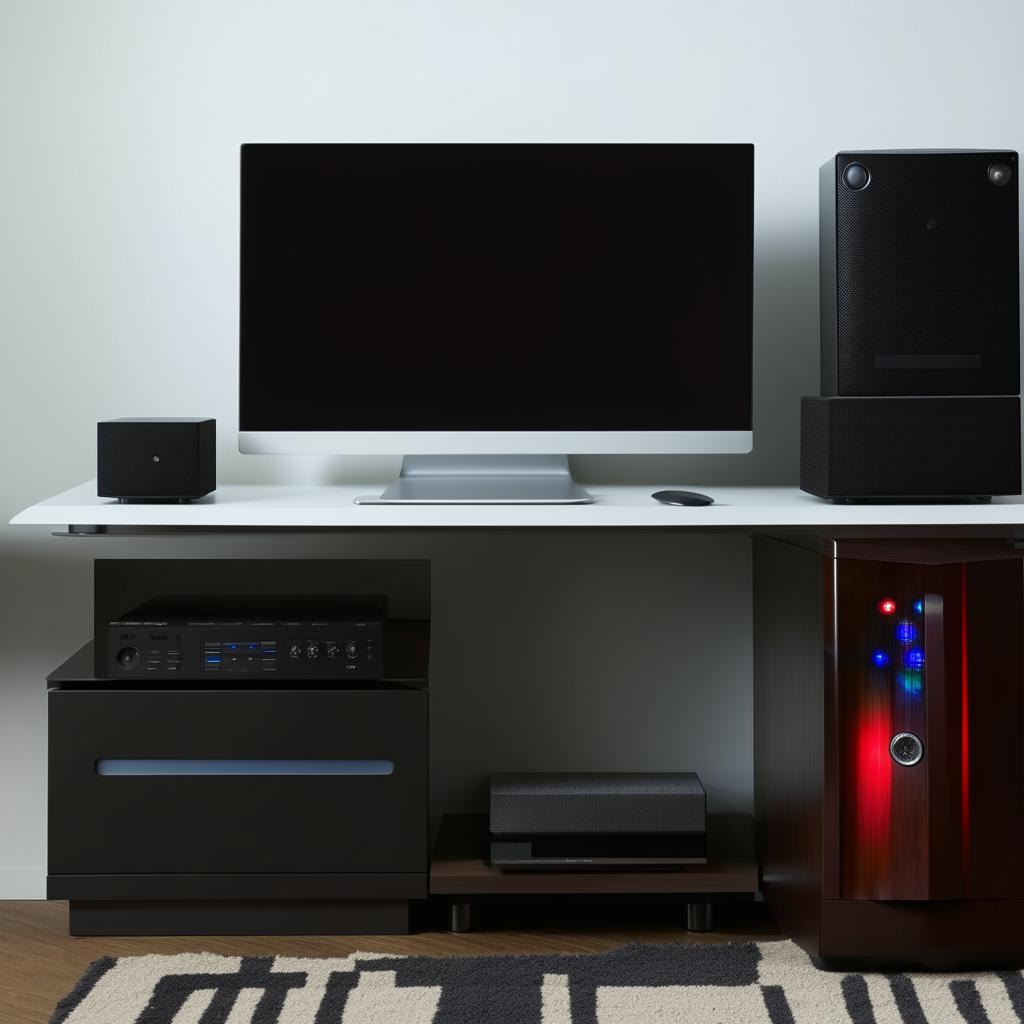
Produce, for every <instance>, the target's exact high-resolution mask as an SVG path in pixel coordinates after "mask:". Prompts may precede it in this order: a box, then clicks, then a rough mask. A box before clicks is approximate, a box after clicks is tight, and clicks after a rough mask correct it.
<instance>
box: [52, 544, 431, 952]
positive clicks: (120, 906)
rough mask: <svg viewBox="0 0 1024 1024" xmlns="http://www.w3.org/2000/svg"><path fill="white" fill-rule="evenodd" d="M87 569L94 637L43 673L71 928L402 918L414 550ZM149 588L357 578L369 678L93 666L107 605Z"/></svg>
mask: <svg viewBox="0 0 1024 1024" xmlns="http://www.w3.org/2000/svg"><path fill="white" fill-rule="evenodd" d="M95 583H96V589H95V605H96V615H97V638H98V642H97V645H96V649H95V650H94V646H93V645H92V644H89V645H87V646H86V647H84V648H83V649H82V650H81V651H79V652H78V654H76V655H75V656H73V657H72V658H71V659H69V661H68V662H66V663H65V664H64V665H63V666H61V668H59V669H58V670H57V671H56V672H54V673H53V674H52V675H51V676H50V678H49V691H48V713H49V783H48V784H49V807H48V818H49V838H48V846H49V850H48V876H47V895H48V896H49V897H50V898H51V899H66V900H68V901H69V902H70V908H71V913H70V930H71V932H72V933H73V934H80V935H81V934H125V933H127V934H168V933H178V934H196V935H198V934H231V933H242V934H275V933H289V932H290V933H305V934H316V933H328V934H331V933H334V934H344V933H357V932H373V933H388V932H402V931H407V930H408V921H409V916H408V909H409V901H410V900H412V899H423V898H426V896H427V893H428V874H429V807H430V792H429V786H430V771H429V751H428V747H429V721H428V707H429V703H428V702H429V694H428V690H427V688H426V687H427V660H428V657H429V635H430V605H429V601H430V572H429V563H427V562H423V561H416V560H412V561H407V562H397V561H360V560H337V561H332V560H323V561H308V560H301V561H291V560H275V559H262V560H260V559H257V560H251V561H246V562H238V561H222V560H217V559H210V560H202V559H199V560H196V559H174V560H171V559H148V560H135V559H121V560H118V559H110V560H103V559H100V560H98V561H97V562H96V575H95ZM225 588H229V589H230V591H231V593H232V594H235V595H243V596H236V597H234V598H232V597H230V596H228V597H224V596H223V595H224V591H225ZM167 595H171V598H173V599H174V600H175V601H177V602H180V603H182V604H183V606H184V607H186V608H192V607H195V608H198V607H200V606H201V605H202V604H203V602H205V601H210V600H212V599H213V598H217V600H219V601H221V602H222V603H224V604H225V605H226V606H227V607H229V608H235V607H236V605H237V607H238V609H241V608H242V606H243V603H244V602H245V601H246V600H247V599H249V598H259V599H260V600H261V601H263V602H264V603H266V602H274V601H280V602H281V605H280V607H281V610H282V611H283V610H285V609H286V608H291V607H292V606H293V605H296V604H302V605H303V607H305V606H307V605H308V606H309V607H311V608H319V607H320V606H321V605H324V606H327V605H330V606H332V607H333V602H335V601H337V600H338V599H339V598H345V599H353V600H354V595H358V596H360V598H361V599H366V600H368V601H369V600H370V599H371V598H372V602H373V606H374V607H375V608H377V609H379V611H378V615H379V618H380V620H381V629H382V641H381V643H380V644H379V647H380V648H381V652H380V653H383V655H384V671H383V673H382V674H383V676H384V678H382V679H379V680H373V681H365V682H356V683H353V682H352V681H350V680H347V679H343V678H340V675H339V678H338V679H337V680H335V679H334V678H333V676H331V675H330V674H328V675H327V678H324V679H316V680H308V679H303V678H296V676H297V675H298V676H301V674H300V673H295V672H288V671H284V670H282V671H279V672H277V673H275V674H274V675H273V676H269V677H265V676H263V675H262V674H259V675H257V676H256V677H246V676H241V675H239V676H237V677H235V676H233V675H229V674H226V673H221V674H218V675H217V676H212V677H211V678H209V679H207V678H201V679H196V678H190V677H188V676H185V677H184V678H182V679H181V680H180V682H179V681H178V680H177V679H173V680H172V679H165V678H163V677H160V678H157V677H155V676H154V677H152V678H148V677H146V676H144V675H143V676H142V677H141V678H137V677H135V676H132V677H131V678H120V677H117V678H112V679H108V678H104V675H105V671H106V666H107V665H108V659H107V658H106V657H104V656H103V655H102V653H99V649H100V647H101V646H102V643H101V641H102V640H103V638H104V637H105V630H106V628H107V625H108V624H109V622H110V621H111V620H112V619H118V618H122V619H123V618H124V612H125V609H126V608H128V607H133V606H135V605H138V604H139V603H140V602H142V604H143V605H144V604H145V603H146V602H148V601H151V600H152V599H154V598H159V599H161V600H170V599H171V598H168V597H167ZM275 607H277V606H276V605H275ZM239 614H240V615H241V612H239ZM201 619H202V616H200V620H201ZM243 620H244V621H248V619H246V618H245V617H244V616H241V618H240V620H239V621H243ZM317 624H318V625H323V623H317ZM140 625H149V626H154V625H159V623H140ZM201 625H203V622H202V621H198V622H196V623H192V622H190V623H189V626H190V627H191V626H197V627H198V626H201ZM236 625H237V624H236ZM310 657H312V655H310Z"/></svg>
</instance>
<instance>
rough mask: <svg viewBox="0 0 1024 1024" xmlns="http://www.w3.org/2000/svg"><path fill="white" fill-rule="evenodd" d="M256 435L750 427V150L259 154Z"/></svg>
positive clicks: (253, 272)
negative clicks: (275, 432)
mask: <svg viewBox="0 0 1024 1024" xmlns="http://www.w3.org/2000/svg"><path fill="white" fill-rule="evenodd" d="M241 199H242V208H241V320H240V332H241V393H240V427H241V429H242V430H248V431H260V430H265V431H302V430H327V431H340V430H374V431H382V430H384V431H386V430H464V431H469V430H749V429H750V426H751V308H752V298H751V292H752V267H753V147H752V146H750V145H745V144H744V145H547V144H545V145H511V144H509V145H505V144H497V145H461V144H459V145H404V144H403V145H246V146H243V147H242V185H241Z"/></svg>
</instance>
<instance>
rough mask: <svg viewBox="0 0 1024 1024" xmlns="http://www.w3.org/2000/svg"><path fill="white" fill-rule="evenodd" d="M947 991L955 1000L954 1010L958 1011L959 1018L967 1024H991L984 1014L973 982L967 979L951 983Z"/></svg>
mask: <svg viewBox="0 0 1024 1024" xmlns="http://www.w3.org/2000/svg"><path fill="white" fill-rule="evenodd" d="M949 990H950V992H952V993H953V999H954V1000H956V1008H957V1009H958V1010H959V1011H960V1016H961V1017H963V1019H964V1020H965V1021H966V1022H967V1024H992V1022H991V1021H990V1020H989V1019H988V1014H987V1013H986V1012H985V1007H984V1006H982V1005H981V996H980V995H978V986H977V985H975V984H974V982H973V981H969V980H967V979H963V980H960V981H951V982H950V983H949Z"/></svg>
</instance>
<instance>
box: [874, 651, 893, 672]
mask: <svg viewBox="0 0 1024 1024" xmlns="http://www.w3.org/2000/svg"><path fill="white" fill-rule="evenodd" d="M871 660H872V661H873V662H874V663H875V664H876V665H877V666H878V667H879V668H885V666H886V665H888V664H889V655H888V654H886V653H885V651H875V653H874V654H872V655H871Z"/></svg>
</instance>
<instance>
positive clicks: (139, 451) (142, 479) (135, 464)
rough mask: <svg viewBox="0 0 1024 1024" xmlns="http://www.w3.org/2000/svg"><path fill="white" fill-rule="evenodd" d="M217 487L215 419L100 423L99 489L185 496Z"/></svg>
mask: <svg viewBox="0 0 1024 1024" xmlns="http://www.w3.org/2000/svg"><path fill="white" fill-rule="evenodd" d="M216 488H217V421H216V420H214V419H202V418H178V419H156V418H150V417H144V418H122V419H116V420H101V421H100V422H99V423H97V424H96V494H97V495H98V496H99V497H101V498H117V499H118V501H121V502H123V503H127V502H187V501H193V500H195V499H196V498H201V497H203V496H204V495H206V494H209V493H210V492H211V491H213V490H216Z"/></svg>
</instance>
